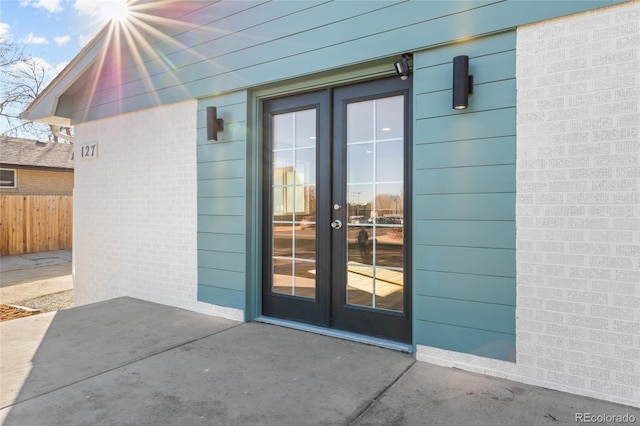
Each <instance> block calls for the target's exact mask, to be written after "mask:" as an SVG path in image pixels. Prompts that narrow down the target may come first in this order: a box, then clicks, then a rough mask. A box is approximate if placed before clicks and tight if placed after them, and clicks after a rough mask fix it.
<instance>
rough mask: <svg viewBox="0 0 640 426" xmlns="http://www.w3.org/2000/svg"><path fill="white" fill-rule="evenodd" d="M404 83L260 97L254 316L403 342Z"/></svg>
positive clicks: (406, 332) (406, 327) (406, 329)
mask: <svg viewBox="0 0 640 426" xmlns="http://www.w3.org/2000/svg"><path fill="white" fill-rule="evenodd" d="M409 90H410V87H409V82H408V81H402V80H400V79H398V78H393V79H385V80H377V81H373V82H367V83H361V84H356V85H351V86H344V87H337V88H332V89H326V90H322V91H316V92H311V93H304V94H299V95H295V96H289V97H284V98H278V99H273V100H268V101H265V102H264V103H263V112H264V114H263V134H264V145H263V146H264V149H263V152H264V163H263V170H264V171H265V173H264V176H263V182H264V184H263V200H264V205H263V217H264V222H263V230H264V232H263V235H264V238H263V255H264V256H263V259H264V261H263V292H262V296H263V297H262V301H263V302H262V313H263V315H266V316H272V317H279V318H285V319H290V320H294V321H300V322H305V323H310V324H315V325H319V326H322V327H331V328H336V329H340V330H345V331H350V332H355V333H359V334H365V335H371V336H376V337H381V338H386V339H391V340H396V341H401V342H410V341H411V317H410V307H411V304H410V295H411V291H410V279H409V278H410V277H409V274H408V273H409V271H410V267H409V259H410V256H409V253H408V248H409V247H410V244H409V233H408V229H407V224H409V223H410V221H409V218H408V211H409V201H410V200H409V197H408V196H407V194H410V188H409V180H408V179H407V177H408V176H409V175H408V173H407V172H408V167H407V163H408V161H407V158H408V155H407V154H408V153H407V149H408V147H409V146H410V134H409V125H408V123H409V117H408V112H409V111H410V108H409V106H410V92H409Z"/></svg>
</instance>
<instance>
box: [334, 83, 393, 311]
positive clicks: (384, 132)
mask: <svg viewBox="0 0 640 426" xmlns="http://www.w3.org/2000/svg"><path fill="white" fill-rule="evenodd" d="M404 102H405V101H404V95H398V96H391V97H386V98H379V99H372V100H367V101H362V102H352V103H349V104H348V105H347V109H346V114H347V117H346V126H347V128H346V145H347V146H346V153H347V161H346V163H347V170H346V182H345V184H346V188H347V192H346V194H347V203H348V206H349V208H348V210H349V219H348V223H347V250H346V252H347V259H346V270H347V281H346V284H345V285H346V299H347V304H349V305H355V306H365V307H369V308H374V309H386V310H391V311H398V312H403V311H404V306H403V300H404V238H403V235H404V219H403V218H404V208H403V200H404V191H403V188H404Z"/></svg>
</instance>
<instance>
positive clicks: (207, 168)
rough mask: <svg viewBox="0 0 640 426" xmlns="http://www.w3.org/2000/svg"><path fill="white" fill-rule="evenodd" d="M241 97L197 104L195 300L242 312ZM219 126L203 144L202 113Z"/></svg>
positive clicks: (243, 134) (244, 214)
mask: <svg viewBox="0 0 640 426" xmlns="http://www.w3.org/2000/svg"><path fill="white" fill-rule="evenodd" d="M246 101H247V94H246V93H245V92H238V93H228V94H225V95H223V96H216V97H212V98H205V99H201V100H200V101H199V102H198V145H197V177H198V300H200V301H202V302H207V303H211V304H214V305H219V306H229V307H234V308H238V309H244V307H245V300H246V287H247V284H246V276H247V273H246V265H247V259H246V253H247V250H246V241H247V236H246V232H247V231H246V230H247V219H246V218H247V211H246V203H247V201H246V194H247V188H246V177H247V170H246V164H247V158H246V157H247V141H246V123H247V102H246ZM208 106H215V107H216V108H217V112H218V117H219V118H222V119H223V120H224V122H225V127H224V132H222V133H219V134H218V136H219V140H218V141H215V142H214V141H208V140H206V139H207V138H206V122H207V117H206V112H205V111H206V107H208Z"/></svg>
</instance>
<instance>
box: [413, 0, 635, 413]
mask: <svg viewBox="0 0 640 426" xmlns="http://www.w3.org/2000/svg"><path fill="white" fill-rule="evenodd" d="M517 34H518V41H517V87H518V105H517V106H518V126H517V145H518V148H517V181H518V185H517V201H516V216H517V218H516V227H517V294H518V298H517V311H516V317H517V321H516V344H517V362H516V364H510V363H507V362H502V361H495V360H488V359H485V358H480V357H476V356H473V355H468V354H457V353H452V352H448V351H442V350H439V349H434V348H428V347H424V346H419V347H418V353H417V357H418V359H419V360H422V361H429V362H435V363H438V364H443V365H448V366H457V367H461V368H465V369H468V370H472V371H478V372H482V373H488V374H493V375H496V376H500V377H506V378H510V379H513V380H518V381H523V382H527V383H530V384H535V385H540V386H544V387H548V388H553V389H558V390H562V391H567V392H571V393H576V394H581V395H587V396H593V397H595V398H600V399H605V400H610V401H614V402H619V403H623V404H628V405H633V406H640V1H632V2H628V3H623V4H620V5H616V6H612V7H608V8H604V9H599V10H595V11H592V12H587V13H582V14H578V15H573V16H568V17H563V18H559V19H554V20H550V21H545V22H541V23H536V24H532V25H527V26H524V27H520V28H518V33H517Z"/></svg>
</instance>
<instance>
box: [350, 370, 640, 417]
mask: <svg viewBox="0 0 640 426" xmlns="http://www.w3.org/2000/svg"><path fill="white" fill-rule="evenodd" d="M587 413H588V414H590V415H594V416H598V415H602V416H607V415H608V416H610V417H609V419H613V420H615V417H613V416H618V415H620V416H624V415H626V416H627V418H630V417H631V418H634V419H635V421H636V422H640V409H636V408H632V407H628V406H624V405H618V404H613V403H609V402H605V401H601V400H597V399H593V398H586V397H581V396H577V395H573V394H568V393H564V392H558V391H553V390H549V389H544V388H541V387H536V386H529V385H525V384H523V383H517V382H512V381H509V380H503V379H498V378H495V377H489V376H483V375H480V374H475V373H469V372H466V371H462V370H457V369H452V368H445V367H440V366H436V365H432V364H427V363H423V362H418V363H416V364H415V365H413V366H412V367H411V368H410V369H409V370H408V371H407V372H406V373H405V374H404V375H403V376H402V377H401V378H400V379H399V380H398V381H397V382H396V383H394V384H393V386H391V387H390V388H389V390H388V391H387V392H385V394H384V395H383V396H382V397H381V398H380V399H379V400H378V401H376V403H375V404H374V405H372V406H371V407H370V408H369V409H368V410H367V411H366V412H365V413H363V414H362V415H361V416H360V417H359V418H358V419H357V421H356V422H354V423H353V424H354V426H356V425H358V426H364V425H367V426H373V425H385V426H386V425H398V426H401V425H421V424H429V425H434V426H435V425H477V426H482V425H490V426H499V425H505V426H512V425H522V426H525V425H575V424H576V423H583V422H584V423H599V424H613V423H619V424H622V423H634V421H629V420H627V421H626V422H624V421H617V422H616V421H578V417H576V416H580V415H582V416H583V417H582V419H585V415H586V414H587ZM595 419H596V420H597V417H596V418H595ZM604 419H605V418H604V417H603V420H604Z"/></svg>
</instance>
